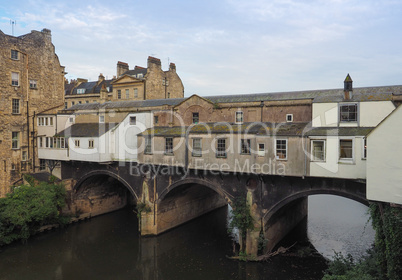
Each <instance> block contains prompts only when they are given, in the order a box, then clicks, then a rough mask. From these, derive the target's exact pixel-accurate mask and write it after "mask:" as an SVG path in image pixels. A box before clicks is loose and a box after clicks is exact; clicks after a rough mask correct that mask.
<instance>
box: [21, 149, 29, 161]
mask: <svg viewBox="0 0 402 280" xmlns="http://www.w3.org/2000/svg"><path fill="white" fill-rule="evenodd" d="M21 160H22V161H27V160H28V153H27V151H22V155H21Z"/></svg>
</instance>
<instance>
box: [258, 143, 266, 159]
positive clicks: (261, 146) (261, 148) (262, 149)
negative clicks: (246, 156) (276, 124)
mask: <svg viewBox="0 0 402 280" xmlns="http://www.w3.org/2000/svg"><path fill="white" fill-rule="evenodd" d="M257 155H258V156H259V157H264V156H265V144H264V143H258V152H257Z"/></svg>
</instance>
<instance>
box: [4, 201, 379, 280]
mask: <svg viewBox="0 0 402 280" xmlns="http://www.w3.org/2000/svg"><path fill="white" fill-rule="evenodd" d="M366 211H367V207H365V206H363V205H360V204H358V203H356V202H353V201H351V200H346V199H343V198H340V197H335V196H311V197H309V215H308V219H307V220H306V221H305V222H304V224H303V223H302V224H301V225H300V226H299V227H298V228H297V229H296V230H295V231H294V232H292V233H291V234H290V235H289V236H288V237H287V238H286V239H285V240H284V241H283V243H282V245H283V246H288V245H289V244H293V243H294V242H295V241H296V239H297V240H298V243H297V245H296V246H294V247H292V249H291V250H290V251H289V252H288V253H287V254H285V255H279V256H276V257H274V258H272V259H270V260H269V261H267V262H263V263H251V262H248V263H246V262H239V261H234V260H230V259H228V258H227V257H226V256H231V255H232V254H233V241H232V236H230V235H229V234H228V232H227V219H228V212H229V208H228V207H224V208H221V209H218V210H216V211H214V212H212V213H209V214H207V215H205V216H203V217H200V218H199V219H196V220H194V221H192V222H189V223H187V224H185V225H183V226H180V227H178V228H176V229H173V230H171V231H169V232H167V233H165V234H162V235H160V236H158V237H147V238H144V237H140V236H139V234H138V220H137V217H136V215H135V214H134V213H133V211H132V210H131V209H128V208H127V209H124V210H120V211H116V212H113V213H110V214H106V215H103V216H100V217H96V218H92V219H91V220H88V221H85V222H81V223H78V224H74V225H70V226H68V227H67V228H64V229H59V230H55V231H51V232H48V233H44V234H40V235H37V236H35V237H33V238H32V239H30V240H29V241H28V242H27V243H26V244H21V243H15V244H12V245H10V246H6V247H3V248H0V279H1V280H3V279H4V280H6V279H7V280H9V279H41V280H43V279H86V280H88V279H144V280H151V279H152V280H155V279H158V280H169V279H191V280H197V279H200V280H201V279H202V280H206V279H207V280H215V279H222V280H226V279H247V280H257V279H286V280H287V279H321V277H322V275H323V273H322V271H323V270H325V268H326V261H325V259H324V257H322V256H321V255H319V254H310V255H307V256H306V254H305V252H307V251H309V252H311V251H312V249H311V248H314V247H315V248H316V249H317V250H318V252H320V254H322V255H323V256H325V257H326V258H331V256H332V255H333V250H335V251H340V252H342V253H343V254H347V253H351V254H353V255H354V256H355V257H358V256H359V255H361V254H362V253H364V252H365V250H366V249H367V248H369V247H370V245H371V243H372V242H373V240H374V231H373V230H372V228H371V226H370V225H366V224H367V219H368V216H367V214H366ZM306 228H307V230H306ZM306 233H307V234H306ZM307 236H308V238H309V240H310V242H311V244H312V245H311V244H310V243H309V242H308V241H306V237H307ZM306 246H307V247H306ZM313 246H314V247H313ZM306 248H307V249H306ZM309 248H310V249H309Z"/></svg>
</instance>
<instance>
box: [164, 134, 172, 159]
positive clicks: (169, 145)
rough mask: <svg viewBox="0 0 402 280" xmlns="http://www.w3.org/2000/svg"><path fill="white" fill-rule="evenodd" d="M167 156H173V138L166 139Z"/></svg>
mask: <svg viewBox="0 0 402 280" xmlns="http://www.w3.org/2000/svg"><path fill="white" fill-rule="evenodd" d="M165 155H173V137H165Z"/></svg>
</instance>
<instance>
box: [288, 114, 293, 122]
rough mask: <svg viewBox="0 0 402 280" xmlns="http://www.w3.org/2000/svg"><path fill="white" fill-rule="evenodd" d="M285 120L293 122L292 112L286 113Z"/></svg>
mask: <svg viewBox="0 0 402 280" xmlns="http://www.w3.org/2000/svg"><path fill="white" fill-rule="evenodd" d="M286 122H293V114H286Z"/></svg>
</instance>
